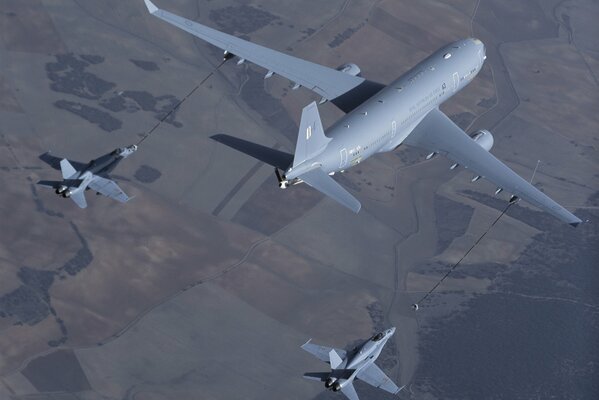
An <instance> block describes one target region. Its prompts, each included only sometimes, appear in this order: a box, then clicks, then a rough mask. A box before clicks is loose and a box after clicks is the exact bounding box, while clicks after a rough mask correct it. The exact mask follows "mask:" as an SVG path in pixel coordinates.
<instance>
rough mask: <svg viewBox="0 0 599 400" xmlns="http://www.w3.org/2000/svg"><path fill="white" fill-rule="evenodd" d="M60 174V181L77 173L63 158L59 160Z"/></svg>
mask: <svg viewBox="0 0 599 400" xmlns="http://www.w3.org/2000/svg"><path fill="white" fill-rule="evenodd" d="M60 172H61V173H62V179H69V178H71V177H72V176H73V175H75V174H76V173H77V170H76V169H75V168H74V167H73V166H72V165H71V163H70V162H69V160H67V159H66V158H63V159H62V160H60Z"/></svg>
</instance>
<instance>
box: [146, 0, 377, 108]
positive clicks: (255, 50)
mask: <svg viewBox="0 0 599 400" xmlns="http://www.w3.org/2000/svg"><path fill="white" fill-rule="evenodd" d="M144 1H145V3H146V7H147V8H148V11H149V12H150V14H152V15H154V16H156V17H158V18H160V19H162V20H164V21H166V22H168V23H169V24H171V25H174V26H176V27H178V28H180V29H183V30H184V31H186V32H188V33H191V34H192V35H194V36H196V37H198V38H200V39H202V40H205V41H207V42H208V43H210V44H212V45H214V46H216V47H219V48H221V49H223V50H225V51H227V52H228V53H231V54H234V55H236V56H237V57H239V58H241V59H243V60H248V61H251V62H253V63H255V64H257V65H259V66H261V67H263V68H266V69H267V70H268V71H269V73H270V72H273V73H275V74H277V75H281V76H284V77H285V78H287V79H289V80H291V81H292V82H295V83H296V84H298V85H301V86H303V87H305V88H307V89H310V90H312V91H314V92H316V93H318V94H319V95H321V96H322V97H324V98H325V99H327V100H332V99H335V98H337V97H339V96H341V95H343V94H344V93H347V92H349V91H350V90H351V89H353V88H355V87H357V86H359V85H360V84H361V83H362V82H364V81H365V79H364V78H360V77H358V76H353V75H350V74H347V73H345V72H342V71H337V70H336V69H333V68H329V67H325V66H322V65H319V64H315V63H312V62H310V61H306V60H302V59H300V58H296V57H292V56H289V55H287V54H284V53H280V52H278V51H275V50H271V49H269V48H266V47H263V46H259V45H257V44H254V43H251V42H247V41H245V40H242V39H239V38H237V37H235V36H231V35H228V34H226V33H223V32H219V31H217V30H215V29H212V28H209V27H207V26H204V25H201V24H198V23H197V22H194V21H190V20H188V19H185V18H183V17H179V16H178V15H175V14H172V13H170V12H168V11H164V10H161V9H159V8H158V7H156V6H155V5H154V3H152V2H151V1H150V0H144ZM371 94H372V93H370V94H369V95H371ZM364 96H368V95H366V94H364Z"/></svg>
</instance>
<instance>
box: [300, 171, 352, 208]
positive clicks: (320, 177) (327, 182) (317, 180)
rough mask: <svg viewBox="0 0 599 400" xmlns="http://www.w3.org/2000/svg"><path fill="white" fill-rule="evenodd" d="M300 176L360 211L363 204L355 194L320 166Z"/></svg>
mask: <svg viewBox="0 0 599 400" xmlns="http://www.w3.org/2000/svg"><path fill="white" fill-rule="evenodd" d="M299 178H300V179H301V180H303V181H304V182H306V183H307V184H308V185H310V186H312V187H313V188H314V189H316V190H318V191H319V192H322V193H323V194H325V195H327V196H328V197H330V198H331V199H333V200H335V201H336V202H338V203H340V204H342V205H344V206H345V207H347V208H349V209H350V210H352V211H353V212H355V213H358V212H359V211H360V208H362V205H361V204H360V202H359V201H358V200H357V199H356V198H355V197H354V196H352V195H351V194H350V193H349V192H348V191H347V190H345V189H344V188H343V186H341V185H340V184H338V183H337V182H336V181H335V180H334V179H333V178H331V177H330V176H329V175H328V174H326V173H325V172H324V171H323V170H322V169H320V168H316V169H313V170H311V171H308V172H306V173H305V174H303V175H300V176H299Z"/></svg>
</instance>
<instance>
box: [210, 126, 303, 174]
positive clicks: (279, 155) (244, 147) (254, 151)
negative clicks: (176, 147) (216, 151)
mask: <svg viewBox="0 0 599 400" xmlns="http://www.w3.org/2000/svg"><path fill="white" fill-rule="evenodd" d="M210 139H212V140H215V141H217V142H219V143H222V144H224V145H225V146H227V147H230V148H232V149H234V150H237V151H239V152H241V153H244V154H247V155H248V156H250V157H253V158H255V159H257V160H260V161H262V162H263V163H266V164H268V165H272V166H273V167H277V168H280V169H282V170H286V169H287V168H289V167H290V166H291V163H292V162H293V155H292V154H289V153H286V152H284V151H280V150H275V149H271V148H270V147H266V146H262V145H260V144H256V143H252V142H248V141H247V140H243V139H239V138H236V137H234V136H229V135H224V134H218V135H213V136H210Z"/></svg>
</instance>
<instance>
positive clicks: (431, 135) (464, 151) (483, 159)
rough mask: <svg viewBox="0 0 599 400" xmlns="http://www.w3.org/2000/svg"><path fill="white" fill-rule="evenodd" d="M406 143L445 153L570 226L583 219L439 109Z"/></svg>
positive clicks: (426, 119)
mask: <svg viewBox="0 0 599 400" xmlns="http://www.w3.org/2000/svg"><path fill="white" fill-rule="evenodd" d="M404 143H406V144H408V145H412V146H416V147H420V148H423V149H426V150H428V151H434V152H437V153H440V154H444V155H446V156H447V157H448V158H450V159H452V160H453V161H455V162H456V163H459V164H460V165H463V166H464V167H466V168H468V169H470V170H472V171H473V172H475V173H476V174H478V175H480V176H482V177H484V178H486V179H488V180H490V181H491V182H493V183H495V184H496V185H497V186H498V187H500V188H502V189H504V190H506V191H508V192H510V193H512V194H514V195H515V196H518V197H519V198H522V199H524V200H526V201H528V202H529V203H532V204H533V205H535V206H536V207H538V208H540V209H542V210H544V211H546V212H548V213H550V214H552V215H553V216H555V217H557V218H559V219H561V220H562V221H565V222H567V223H569V224H570V225H573V226H576V225H578V224H579V223H580V222H582V221H581V220H580V219H579V218H577V217H576V216H575V215H573V214H572V213H570V212H569V211H568V210H566V209H565V208H563V207H562V206H560V205H559V204H557V203H556V202H555V201H553V200H551V199H550V198H549V197H548V196H546V195H545V194H544V193H543V192H541V191H540V190H538V189H537V188H535V187H534V186H533V185H531V184H530V183H528V182H527V181H526V180H524V179H522V177H520V176H519V175H518V174H516V173H515V172H514V171H512V170H511V169H510V168H509V167H507V166H506V165H505V164H503V163H502V162H501V161H499V160H498V159H497V158H495V156H493V154H491V153H490V152H488V151H487V150H485V149H484V148H482V147H481V146H480V145H478V144H477V143H476V142H475V141H474V140H472V138H470V136H468V135H467V134H466V133H465V132H464V131H463V130H462V129H461V128H460V127H458V126H457V125H456V124H454V123H453V122H452V121H451V120H450V119H449V118H448V117H447V116H446V115H445V114H443V113H442V112H441V111H439V110H438V109H434V110H432V111H431V112H430V113H429V114H428V115H427V116H426V117H424V119H423V120H422V121H421V122H420V124H418V126H417V127H416V128H415V129H414V130H413V131H412V133H410V135H409V136H408V137H407V138H406V140H405V141H404Z"/></svg>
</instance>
